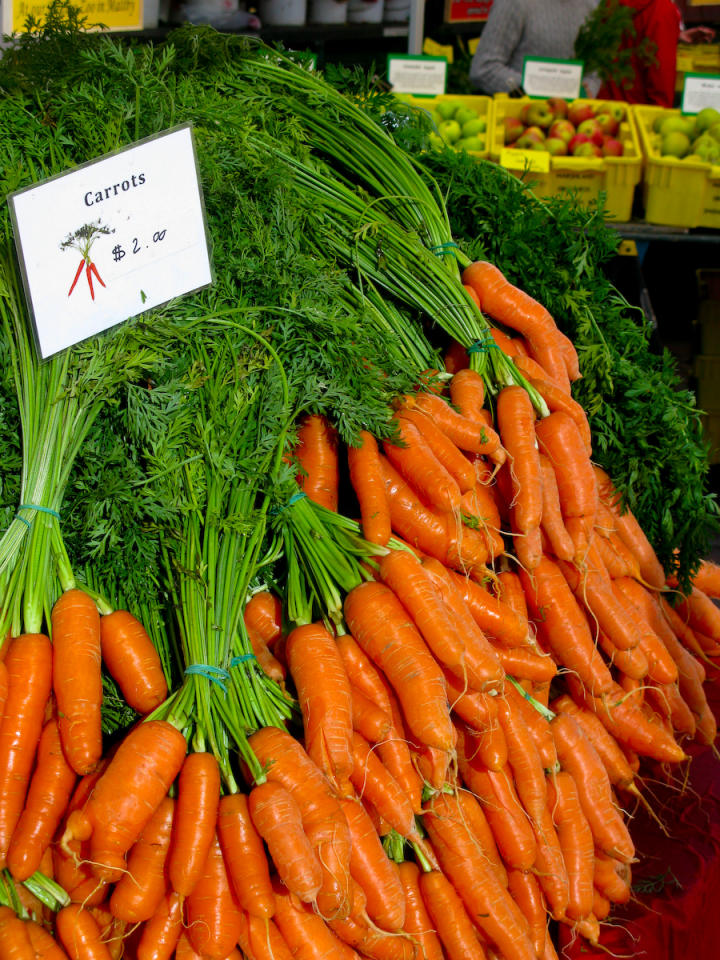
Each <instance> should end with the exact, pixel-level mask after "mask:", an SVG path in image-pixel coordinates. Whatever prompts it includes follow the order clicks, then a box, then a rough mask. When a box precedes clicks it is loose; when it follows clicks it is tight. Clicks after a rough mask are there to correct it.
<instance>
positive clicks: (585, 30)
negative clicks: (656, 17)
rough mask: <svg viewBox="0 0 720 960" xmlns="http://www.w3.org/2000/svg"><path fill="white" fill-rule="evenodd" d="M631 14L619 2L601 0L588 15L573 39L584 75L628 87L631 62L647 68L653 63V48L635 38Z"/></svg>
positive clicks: (651, 43)
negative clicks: (595, 76)
mask: <svg viewBox="0 0 720 960" xmlns="http://www.w3.org/2000/svg"><path fill="white" fill-rule="evenodd" d="M634 13H635V10H634V8H633V7H631V6H629V5H628V4H624V3H622V2H621V0H601V2H600V3H599V4H598V5H597V6H596V7H595V9H594V10H592V11H591V12H590V13H589V14H588V16H587V19H586V20H585V22H584V23H583V24H582V26H581V27H580V30H579V31H578V35H577V37H576V39H575V56H576V57H577V58H578V60H583V61H584V64H585V66H584V69H585V73H586V74H588V73H596V74H597V75H598V76H599V77H600V79H601V80H605V81H613V82H614V83H616V84H617V85H618V86H620V87H623V86H625V84H630V83H632V80H633V77H634V67H633V59H634V58H635V59H637V61H638V62H639V63H642V64H647V65H650V64H652V63H655V62H656V60H657V44H656V43H655V42H654V41H653V40H651V39H650V37H638V36H637V31H636V30H635V26H634V23H633V16H634Z"/></svg>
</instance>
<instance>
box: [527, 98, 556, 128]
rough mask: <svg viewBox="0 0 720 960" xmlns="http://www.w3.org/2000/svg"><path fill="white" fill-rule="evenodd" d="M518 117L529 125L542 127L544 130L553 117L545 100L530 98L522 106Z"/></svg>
mask: <svg viewBox="0 0 720 960" xmlns="http://www.w3.org/2000/svg"><path fill="white" fill-rule="evenodd" d="M520 117H521V119H522V120H524V121H525V123H526V124H528V126H531V127H544V128H545V129H546V130H547V128H548V127H549V126H550V124H551V123H552V122H553V120H554V119H555V114H554V113H553V112H552V110H551V109H550V106H549V104H548V101H547V100H531V101H530V103H526V104H525V106H524V107H523V108H522V111H521V114H520Z"/></svg>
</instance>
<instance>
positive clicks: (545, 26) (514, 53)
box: [470, 0, 599, 94]
mask: <svg viewBox="0 0 720 960" xmlns="http://www.w3.org/2000/svg"><path fill="white" fill-rule="evenodd" d="M598 3H599V0H494V3H493V5H492V8H491V10H490V16H489V17H488V21H487V23H486V24H485V29H484V30H483V32H482V34H481V36H480V42H479V44H478V47H477V50H476V51H475V56H474V57H473V59H472V63H471V65H470V82H471V84H472V86H473V88H474V89H475V90H477V91H478V92H479V93H487V94H493V93H500V92H508V91H509V90H514V89H516V88H517V87H519V86H520V83H521V81H522V65H523V60H524V58H525V57H547V58H549V59H551V60H571V59H573V47H574V44H575V37H576V36H577V33H578V30H579V29H580V26H581V24H582V23H583V22H584V20H585V19H586V18H587V16H588V14H589V13H590V12H591V11H592V10H593V9H594V8H595V7H596V6H597V5H598Z"/></svg>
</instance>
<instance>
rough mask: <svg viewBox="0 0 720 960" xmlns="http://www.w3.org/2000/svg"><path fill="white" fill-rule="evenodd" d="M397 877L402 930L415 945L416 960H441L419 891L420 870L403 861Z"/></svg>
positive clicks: (441, 954)
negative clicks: (402, 907)
mask: <svg viewBox="0 0 720 960" xmlns="http://www.w3.org/2000/svg"><path fill="white" fill-rule="evenodd" d="M398 875H399V877H400V883H401V884H402V887H403V891H404V895H405V925H404V927H403V930H404V931H405V933H407V934H409V936H410V937H411V938H412V940H413V941H414V942H415V944H416V945H417V960H443V950H442V946H441V944H440V939H439V937H438V935H437V933H436V932H435V930H434V929H433V922H432V920H431V918H430V914H429V913H428V909H427V907H426V906H425V902H424V900H423V895H422V891H421V889H420V868H419V867H418V866H417V864H415V863H413V862H412V861H411V860H404V861H403V862H402V863H399V864H398Z"/></svg>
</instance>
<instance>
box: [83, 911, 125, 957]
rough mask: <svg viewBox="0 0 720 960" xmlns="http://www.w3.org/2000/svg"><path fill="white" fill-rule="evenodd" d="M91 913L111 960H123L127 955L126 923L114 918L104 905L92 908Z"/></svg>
mask: <svg viewBox="0 0 720 960" xmlns="http://www.w3.org/2000/svg"><path fill="white" fill-rule="evenodd" d="M89 913H90V914H91V915H92V917H93V919H94V920H95V922H96V923H97V925H98V929H99V931H100V940H101V941H102V942H103V943H104V944H105V946H106V947H107V948H108V951H109V953H110V957H111V960H121V958H122V957H123V955H124V953H125V937H126V935H127V932H128V931H127V924H126V923H125V921H124V920H118V919H117V917H114V916H113V915H112V914H111V913H110V911H109V910H108V909H106V907H105V906H104V905H103V906H95V907H90V908H89Z"/></svg>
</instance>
